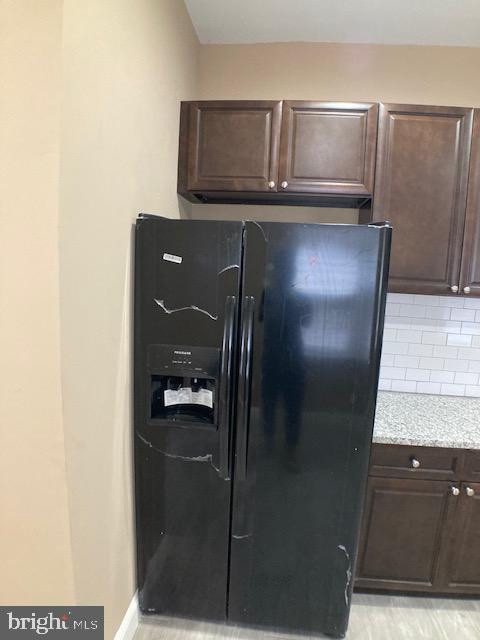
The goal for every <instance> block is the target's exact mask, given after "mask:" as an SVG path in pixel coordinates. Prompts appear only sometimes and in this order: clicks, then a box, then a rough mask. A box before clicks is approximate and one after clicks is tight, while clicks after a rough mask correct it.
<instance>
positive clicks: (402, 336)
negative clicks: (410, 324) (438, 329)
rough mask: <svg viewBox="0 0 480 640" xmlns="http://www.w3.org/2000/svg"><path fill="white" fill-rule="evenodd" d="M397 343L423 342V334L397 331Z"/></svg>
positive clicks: (408, 330)
mask: <svg viewBox="0 0 480 640" xmlns="http://www.w3.org/2000/svg"><path fill="white" fill-rule="evenodd" d="M397 342H413V343H420V342H422V332H421V331H414V330H413V329H397Z"/></svg>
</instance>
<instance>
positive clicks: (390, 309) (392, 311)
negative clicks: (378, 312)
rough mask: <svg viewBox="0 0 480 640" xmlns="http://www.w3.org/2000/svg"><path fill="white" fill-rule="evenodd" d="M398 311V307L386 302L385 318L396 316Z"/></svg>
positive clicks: (393, 303)
mask: <svg viewBox="0 0 480 640" xmlns="http://www.w3.org/2000/svg"><path fill="white" fill-rule="evenodd" d="M399 311H400V305H399V304H396V303H395V302H387V305H386V307H385V315H386V316H398V313H399Z"/></svg>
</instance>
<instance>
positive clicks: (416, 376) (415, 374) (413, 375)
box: [405, 369, 475, 382]
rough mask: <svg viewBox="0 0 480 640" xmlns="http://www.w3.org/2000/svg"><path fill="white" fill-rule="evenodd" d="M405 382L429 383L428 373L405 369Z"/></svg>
mask: <svg viewBox="0 0 480 640" xmlns="http://www.w3.org/2000/svg"><path fill="white" fill-rule="evenodd" d="M472 375H475V374H472ZM405 380H416V381H418V382H429V380H430V371H429V370H428V369H407V373H406V374H405Z"/></svg>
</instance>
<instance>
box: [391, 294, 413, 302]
mask: <svg viewBox="0 0 480 640" xmlns="http://www.w3.org/2000/svg"><path fill="white" fill-rule="evenodd" d="M414 299H415V295H414V294H413V293H389V294H388V302H401V303H402V304H413V302H414Z"/></svg>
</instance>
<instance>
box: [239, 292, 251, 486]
mask: <svg viewBox="0 0 480 640" xmlns="http://www.w3.org/2000/svg"><path fill="white" fill-rule="evenodd" d="M254 304H255V300H254V298H253V297H252V296H246V297H245V302H244V316H243V326H242V337H241V341H240V390H239V391H240V393H239V409H240V411H239V421H238V428H239V441H238V445H239V446H238V456H237V462H238V478H239V480H245V479H246V477H247V457H248V429H249V422H250V390H251V371H252V349H253V311H254Z"/></svg>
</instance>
